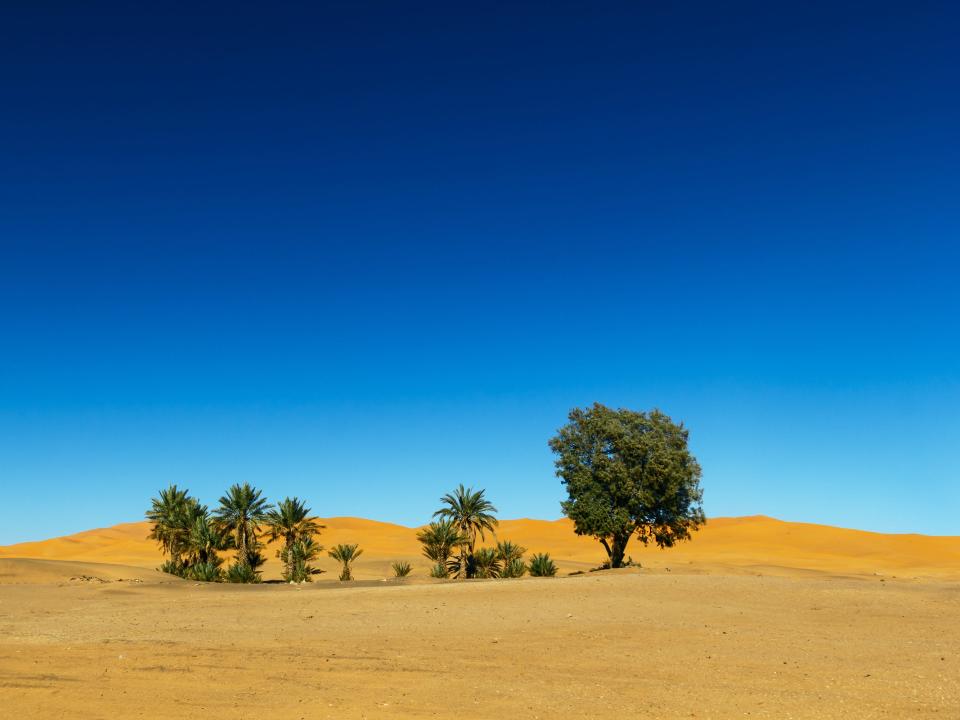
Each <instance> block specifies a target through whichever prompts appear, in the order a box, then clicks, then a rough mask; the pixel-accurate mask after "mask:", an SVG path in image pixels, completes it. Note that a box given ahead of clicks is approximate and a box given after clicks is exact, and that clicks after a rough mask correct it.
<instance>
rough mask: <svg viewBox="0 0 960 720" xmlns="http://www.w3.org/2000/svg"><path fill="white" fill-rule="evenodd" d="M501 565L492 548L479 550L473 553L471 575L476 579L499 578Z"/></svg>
mask: <svg viewBox="0 0 960 720" xmlns="http://www.w3.org/2000/svg"><path fill="white" fill-rule="evenodd" d="M502 569H503V565H502V564H501V563H500V560H499V558H497V551H496V550H494V549H493V548H480V549H479V550H477V551H476V552H474V553H473V573H472V576H473V577H476V578H495V577H500V572H501V570H502Z"/></svg>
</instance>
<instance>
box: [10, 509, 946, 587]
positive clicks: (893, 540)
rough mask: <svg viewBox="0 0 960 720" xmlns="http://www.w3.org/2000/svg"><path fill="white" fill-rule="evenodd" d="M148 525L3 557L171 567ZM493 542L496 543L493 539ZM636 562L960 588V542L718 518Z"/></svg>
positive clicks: (572, 554)
mask: <svg viewBox="0 0 960 720" xmlns="http://www.w3.org/2000/svg"><path fill="white" fill-rule="evenodd" d="M322 522H323V523H324V525H326V526H327V527H326V529H325V530H324V531H323V533H322V534H321V536H320V542H321V543H322V544H323V545H324V546H326V547H330V546H332V545H335V544H337V543H344V542H356V543H359V544H360V546H361V547H362V548H363V551H364V552H363V556H362V557H361V559H360V560H359V561H358V562H357V564H356V571H357V577H358V578H359V579H374V578H382V577H386V576H389V575H391V572H390V563H391V562H393V561H394V560H406V561H408V562H410V563H411V564H413V566H414V574H415V575H426V574H427V572H428V568H429V562H428V561H427V560H426V559H425V558H423V556H422V555H421V554H420V544H419V543H418V542H417V540H416V532H417V528H409V527H404V526H402V525H395V524H392V523H386V522H378V521H375V520H366V519H363V518H353V517H333V518H326V519H323V520H322ZM148 533H149V525H148V523H147V522H135V523H123V524H120V525H115V526H113V527H109V528H101V529H97V530H87V531H85V532H81V533H77V534H75V535H69V536H65V537H59V538H53V539H50V540H42V541H38V542H27V543H19V544H16V545H8V546H5V547H0V558H15V557H16V558H39V559H46V560H57V561H79V562H84V563H111V564H117V565H125V566H132V567H139V568H146V569H153V568H156V567H157V565H159V564H160V562H161V561H162V557H161V554H160V550H159V549H158V548H157V546H156V544H155V543H153V542H152V541H151V540H148V539H147V534H148ZM497 537H498V538H501V539H509V540H512V541H513V542H516V543H519V544H520V545H522V546H524V547H526V548H527V550H528V551H529V552H531V553H532V552H548V553H550V555H551V556H552V557H554V558H555V559H556V561H557V564H558V566H559V568H560V570H561V572H571V571H576V570H587V569H590V568H592V567H596V566H597V565H599V564H600V563H601V562H602V561H603V560H604V558H605V556H604V552H603V548H602V547H601V546H600V544H599V543H598V542H597V541H595V540H594V539H593V538H589V537H580V536H577V535H576V534H575V533H574V532H573V524H572V523H571V522H570V521H569V520H566V519H562V520H555V521H547V520H531V519H526V518H524V519H519V520H501V522H500V526H499V528H498V531H497ZM488 541H489V538H488ZM265 554H266V556H267V558H268V562H267V565H266V566H265V568H264V576H265V577H266V578H276V577H279V569H280V564H279V561H278V560H277V559H276V558H275V553H274V548H272V547H270V548H268V549H267V551H266V553H265ZM627 554H628V555H629V556H632V557H633V559H634V560H635V561H637V562H640V563H642V564H643V566H644V567H650V568H654V569H666V568H669V567H671V566H673V568H674V569H677V570H680V569H683V570H684V571H686V572H710V573H713V572H732V573H744V572H750V573H761V574H779V575H783V574H797V573H801V572H818V573H827V574H832V575H836V574H840V575H875V574H876V575H889V576H894V575H896V576H899V577H927V578H941V579H960V537H936V536H926V535H887V534H881V533H871V532H864V531H861V530H848V529H842V528H835V527H829V526H824V525H813V524H808V523H791V522H784V521H780V520H775V519H773V518H769V517H764V516H751V517H737V518H713V519H711V520H710V521H709V522H708V523H707V525H706V526H705V527H704V528H703V529H701V530H700V531H699V532H698V533H695V534H694V538H693V540H692V541H690V542H687V543H683V544H681V545H678V546H677V547H675V548H671V549H669V550H659V549H657V548H655V547H648V548H644V547H643V546H642V545H641V544H640V543H639V542H637V541H635V540H634V541H631V544H630V547H629V549H628V551H627ZM319 565H320V567H322V568H324V569H326V570H327V571H328V574H325V575H323V576H322V577H323V578H330V577H333V572H332V571H333V570H334V569H335V565H336V564H335V563H334V562H333V561H332V560H330V559H329V558H327V557H326V553H324V554H323V556H322V559H321V561H320V563H319Z"/></svg>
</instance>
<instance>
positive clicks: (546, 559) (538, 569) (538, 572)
mask: <svg viewBox="0 0 960 720" xmlns="http://www.w3.org/2000/svg"><path fill="white" fill-rule="evenodd" d="M530 574H531V575H532V576H533V577H553V576H554V575H556V574H557V566H556V565H555V564H554V563H553V560H551V559H550V555H548V554H547V553H537V554H536V555H534V556H533V557H532V558H530Z"/></svg>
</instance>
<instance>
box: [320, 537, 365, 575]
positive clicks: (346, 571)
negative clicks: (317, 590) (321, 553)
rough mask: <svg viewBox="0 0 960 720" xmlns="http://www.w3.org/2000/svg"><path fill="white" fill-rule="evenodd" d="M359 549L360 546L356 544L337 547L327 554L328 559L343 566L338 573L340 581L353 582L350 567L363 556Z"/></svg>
mask: <svg viewBox="0 0 960 720" xmlns="http://www.w3.org/2000/svg"><path fill="white" fill-rule="evenodd" d="M359 548H360V546H359V545H357V544H356V543H354V544H353V545H337V546H335V547H334V548H333V549H332V550H331V551H330V552H329V553H328V554H329V555H330V557H332V558H333V559H334V560H336V561H337V562H338V563H340V564H341V565H342V566H343V569H342V570H341V571H340V580H342V581H346V580H353V573H352V572H351V568H350V565H351V564H352V563H353V561H354V560H356V559H357V558H358V557H360V556H361V555H362V554H363V550H360V549H359Z"/></svg>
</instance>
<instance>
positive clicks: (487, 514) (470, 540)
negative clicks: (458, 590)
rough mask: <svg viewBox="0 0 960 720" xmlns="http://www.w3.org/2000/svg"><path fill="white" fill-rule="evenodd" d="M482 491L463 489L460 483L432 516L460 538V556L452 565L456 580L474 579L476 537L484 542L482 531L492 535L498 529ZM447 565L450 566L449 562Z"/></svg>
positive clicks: (490, 506) (495, 519)
mask: <svg viewBox="0 0 960 720" xmlns="http://www.w3.org/2000/svg"><path fill="white" fill-rule="evenodd" d="M485 492H486V491H485V490H474V489H473V488H465V487H464V486H463V484H462V483H461V484H460V485H459V486H457V489H456V490H454V491H453V492H452V493H447V494H446V495H444V496H443V497H442V498H440V502H441V503H443V504H444V505H445V507H442V508H440V509H439V510H437V511H436V512H435V513H434V514H433V516H434V517H438V518H440V519H441V520H447V521H449V522H450V523H451V524H452V525H453V526H454V527H455V528H456V529H457V530H458V531H459V534H460V535H461V536H462V539H461V541H460V542H459V547H460V557H459V558H458V560H457V562H456V563H455V564H454V565H455V567H456V574H457V576H458V577H461V578H463V577H473V568H474V565H475V558H474V557H473V554H474V552H473V550H474V547H475V546H476V542H477V536H478V535H479V537H480V539H481V540H483V539H485V535H484V533H485V532H493V531H494V529H495V528H496V526H497V524H498V523H497V518H496V516H495V515H494V513H495V512H496V511H497V509H496V508H495V507H494V506H493V504H492V503H491V502H490V501H489V500H487V499H486V498H485V497H484V493H485ZM448 564H449V563H448Z"/></svg>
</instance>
